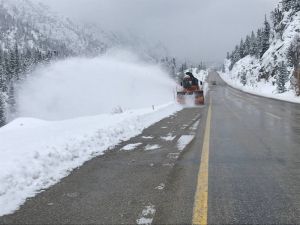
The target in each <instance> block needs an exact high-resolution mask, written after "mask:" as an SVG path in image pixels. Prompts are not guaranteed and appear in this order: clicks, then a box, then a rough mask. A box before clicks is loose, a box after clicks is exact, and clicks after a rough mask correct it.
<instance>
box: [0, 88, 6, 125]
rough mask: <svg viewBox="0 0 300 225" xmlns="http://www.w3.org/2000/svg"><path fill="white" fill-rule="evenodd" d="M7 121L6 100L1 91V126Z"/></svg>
mask: <svg viewBox="0 0 300 225" xmlns="http://www.w3.org/2000/svg"><path fill="white" fill-rule="evenodd" d="M5 123H6V117H5V101H4V96H3V94H2V93H1V92H0V127H2V126H4V125H5Z"/></svg>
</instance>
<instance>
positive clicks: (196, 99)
mask: <svg viewBox="0 0 300 225" xmlns="http://www.w3.org/2000/svg"><path fill="white" fill-rule="evenodd" d="M200 83H201V86H202V82H200ZM180 86H181V87H180V89H181V90H179V91H177V102H178V103H179V104H181V105H189V104H194V105H204V93H203V89H202V88H200V86H199V80H198V79H197V78H196V77H194V76H193V74H192V73H190V72H188V73H186V75H185V76H184V77H183V79H182V81H181V83H180Z"/></svg>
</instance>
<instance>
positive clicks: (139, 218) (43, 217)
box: [0, 72, 300, 224]
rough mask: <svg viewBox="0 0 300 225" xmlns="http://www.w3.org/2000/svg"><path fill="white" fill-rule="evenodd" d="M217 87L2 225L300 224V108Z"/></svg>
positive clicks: (43, 194)
mask: <svg viewBox="0 0 300 225" xmlns="http://www.w3.org/2000/svg"><path fill="white" fill-rule="evenodd" d="M212 81H217V85H210V91H209V96H208V98H207V99H206V105H205V106H203V107H195V108H185V109H183V110H182V111H180V112H178V113H176V114H175V115H172V116H170V117H168V118H165V119H163V120H162V121H160V122H158V123H156V124H154V125H153V126H151V127H149V128H147V129H145V130H144V131H143V133H142V134H141V135H139V136H137V137H135V138H132V139H131V140H129V141H126V142H123V143H121V144H120V145H118V146H116V147H115V148H114V149H111V150H109V151H108V152H107V153H106V154H105V155H103V156H100V157H97V158H95V159H93V160H91V161H89V162H87V163H85V164H84V165H83V166H82V167H80V168H78V169H77V170H75V171H74V172H72V173H71V174H70V175H69V176H68V177H66V178H65V179H63V180H62V181H61V182H60V183H58V184H56V185H54V186H53V187H51V188H50V189H48V190H45V191H43V192H41V193H40V194H38V195H37V196H36V197H34V198H31V199H28V200H27V202H26V203H25V204H24V205H23V206H22V207H21V208H20V209H19V210H18V211H17V212H15V213H14V214H12V215H7V216H4V217H0V224H25V223H27V224H151V223H152V224H192V223H194V224H300V106H299V105H297V104H292V103H286V102H282V101H277V100H272V99H267V98H263V97H258V96H254V95H250V94H246V93H243V92H241V91H238V90H235V89H233V88H231V87H229V86H228V85H226V84H225V83H224V82H223V81H222V80H221V79H220V78H219V76H218V74H217V73H215V72H211V73H210V74H209V83H212ZM133 146H135V147H136V148H135V149H134V150H131V151H127V150H126V149H128V148H130V147H133Z"/></svg>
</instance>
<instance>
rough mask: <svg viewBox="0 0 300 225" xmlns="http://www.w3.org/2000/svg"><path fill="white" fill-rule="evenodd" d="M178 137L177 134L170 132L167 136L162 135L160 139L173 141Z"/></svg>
mask: <svg viewBox="0 0 300 225" xmlns="http://www.w3.org/2000/svg"><path fill="white" fill-rule="evenodd" d="M175 138H176V136H173V135H172V134H171V133H169V134H168V135H167V136H165V137H160V139H162V140H164V141H173V140H174V139H175Z"/></svg>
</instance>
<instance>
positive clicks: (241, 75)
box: [240, 72, 247, 86]
mask: <svg viewBox="0 0 300 225" xmlns="http://www.w3.org/2000/svg"><path fill="white" fill-rule="evenodd" d="M240 79H241V83H242V84H243V86H246V84H247V74H246V72H242V73H241V74H240Z"/></svg>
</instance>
